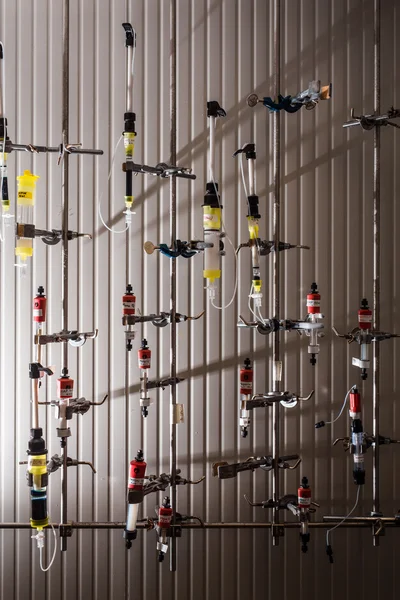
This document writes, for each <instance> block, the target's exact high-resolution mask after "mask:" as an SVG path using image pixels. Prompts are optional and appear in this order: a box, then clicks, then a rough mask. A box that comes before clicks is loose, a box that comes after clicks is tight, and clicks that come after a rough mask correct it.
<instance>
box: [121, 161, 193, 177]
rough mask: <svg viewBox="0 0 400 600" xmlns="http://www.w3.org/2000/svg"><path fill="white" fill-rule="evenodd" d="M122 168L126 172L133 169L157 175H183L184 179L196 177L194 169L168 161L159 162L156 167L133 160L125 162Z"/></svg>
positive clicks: (136, 171)
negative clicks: (167, 162) (168, 162)
mask: <svg viewBox="0 0 400 600" xmlns="http://www.w3.org/2000/svg"><path fill="white" fill-rule="evenodd" d="M122 170H123V171H124V172H125V173H126V172H127V171H133V172H134V173H142V174H149V175H156V176H157V177H162V178H166V177H171V176H172V175H175V176H176V177H182V178H183V179H196V175H194V174H193V173H192V169H188V168H185V167H177V166H175V165H167V164H166V163H158V165H156V166H155V167H151V166H149V165H139V164H138V163H134V162H133V161H128V162H126V163H123V165H122Z"/></svg>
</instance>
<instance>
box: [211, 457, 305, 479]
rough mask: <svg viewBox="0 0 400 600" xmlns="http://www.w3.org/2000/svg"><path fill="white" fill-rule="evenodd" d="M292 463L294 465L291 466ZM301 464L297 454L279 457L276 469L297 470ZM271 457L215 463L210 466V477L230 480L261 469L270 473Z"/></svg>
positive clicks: (272, 462)
mask: <svg viewBox="0 0 400 600" xmlns="http://www.w3.org/2000/svg"><path fill="white" fill-rule="evenodd" d="M293 461H294V464H291V463H292V462H293ZM300 463H301V458H300V457H299V456H298V455H297V454H292V455H289V456H281V457H279V459H278V467H279V468H280V469H290V470H293V469H297V467H298V466H299V464H300ZM273 464H274V461H273V457H272V456H261V457H259V458H256V457H254V456H250V457H249V458H248V459H247V460H245V461H244V462H240V463H234V464H229V463H227V462H226V461H220V462H215V463H213V464H212V475H213V477H218V478H219V479H232V478H234V477H236V476H237V474H238V473H240V472H242V471H254V470H255V469H258V468H261V469H263V471H271V470H272V468H273Z"/></svg>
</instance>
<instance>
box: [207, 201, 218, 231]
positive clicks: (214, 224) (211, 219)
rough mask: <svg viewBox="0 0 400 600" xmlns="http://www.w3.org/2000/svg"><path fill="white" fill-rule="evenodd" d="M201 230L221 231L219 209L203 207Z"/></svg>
mask: <svg viewBox="0 0 400 600" xmlns="http://www.w3.org/2000/svg"><path fill="white" fill-rule="evenodd" d="M203 228H204V229H214V230H215V231H220V229H221V209H220V208H212V207H211V206H203Z"/></svg>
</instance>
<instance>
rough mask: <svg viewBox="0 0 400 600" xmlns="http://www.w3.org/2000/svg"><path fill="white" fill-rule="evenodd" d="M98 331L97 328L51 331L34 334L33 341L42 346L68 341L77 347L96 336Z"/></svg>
mask: <svg viewBox="0 0 400 600" xmlns="http://www.w3.org/2000/svg"><path fill="white" fill-rule="evenodd" d="M98 332H99V330H98V329H95V330H94V331H87V332H78V331H76V330H73V331H60V332H59V333H51V334H47V335H44V334H41V335H35V337H34V343H35V344H36V345H40V346H44V345H46V344H54V343H61V342H68V343H69V344H70V345H71V346H74V347H76V348H79V347H80V346H83V344H84V343H85V342H86V340H93V339H95V338H96V337H97V334H98Z"/></svg>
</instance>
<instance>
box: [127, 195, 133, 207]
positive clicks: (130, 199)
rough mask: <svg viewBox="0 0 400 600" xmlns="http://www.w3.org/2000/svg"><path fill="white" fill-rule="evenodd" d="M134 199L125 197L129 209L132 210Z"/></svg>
mask: <svg viewBox="0 0 400 600" xmlns="http://www.w3.org/2000/svg"><path fill="white" fill-rule="evenodd" d="M133 199H134V198H133V196H125V206H126V207H127V208H132V204H133Z"/></svg>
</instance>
